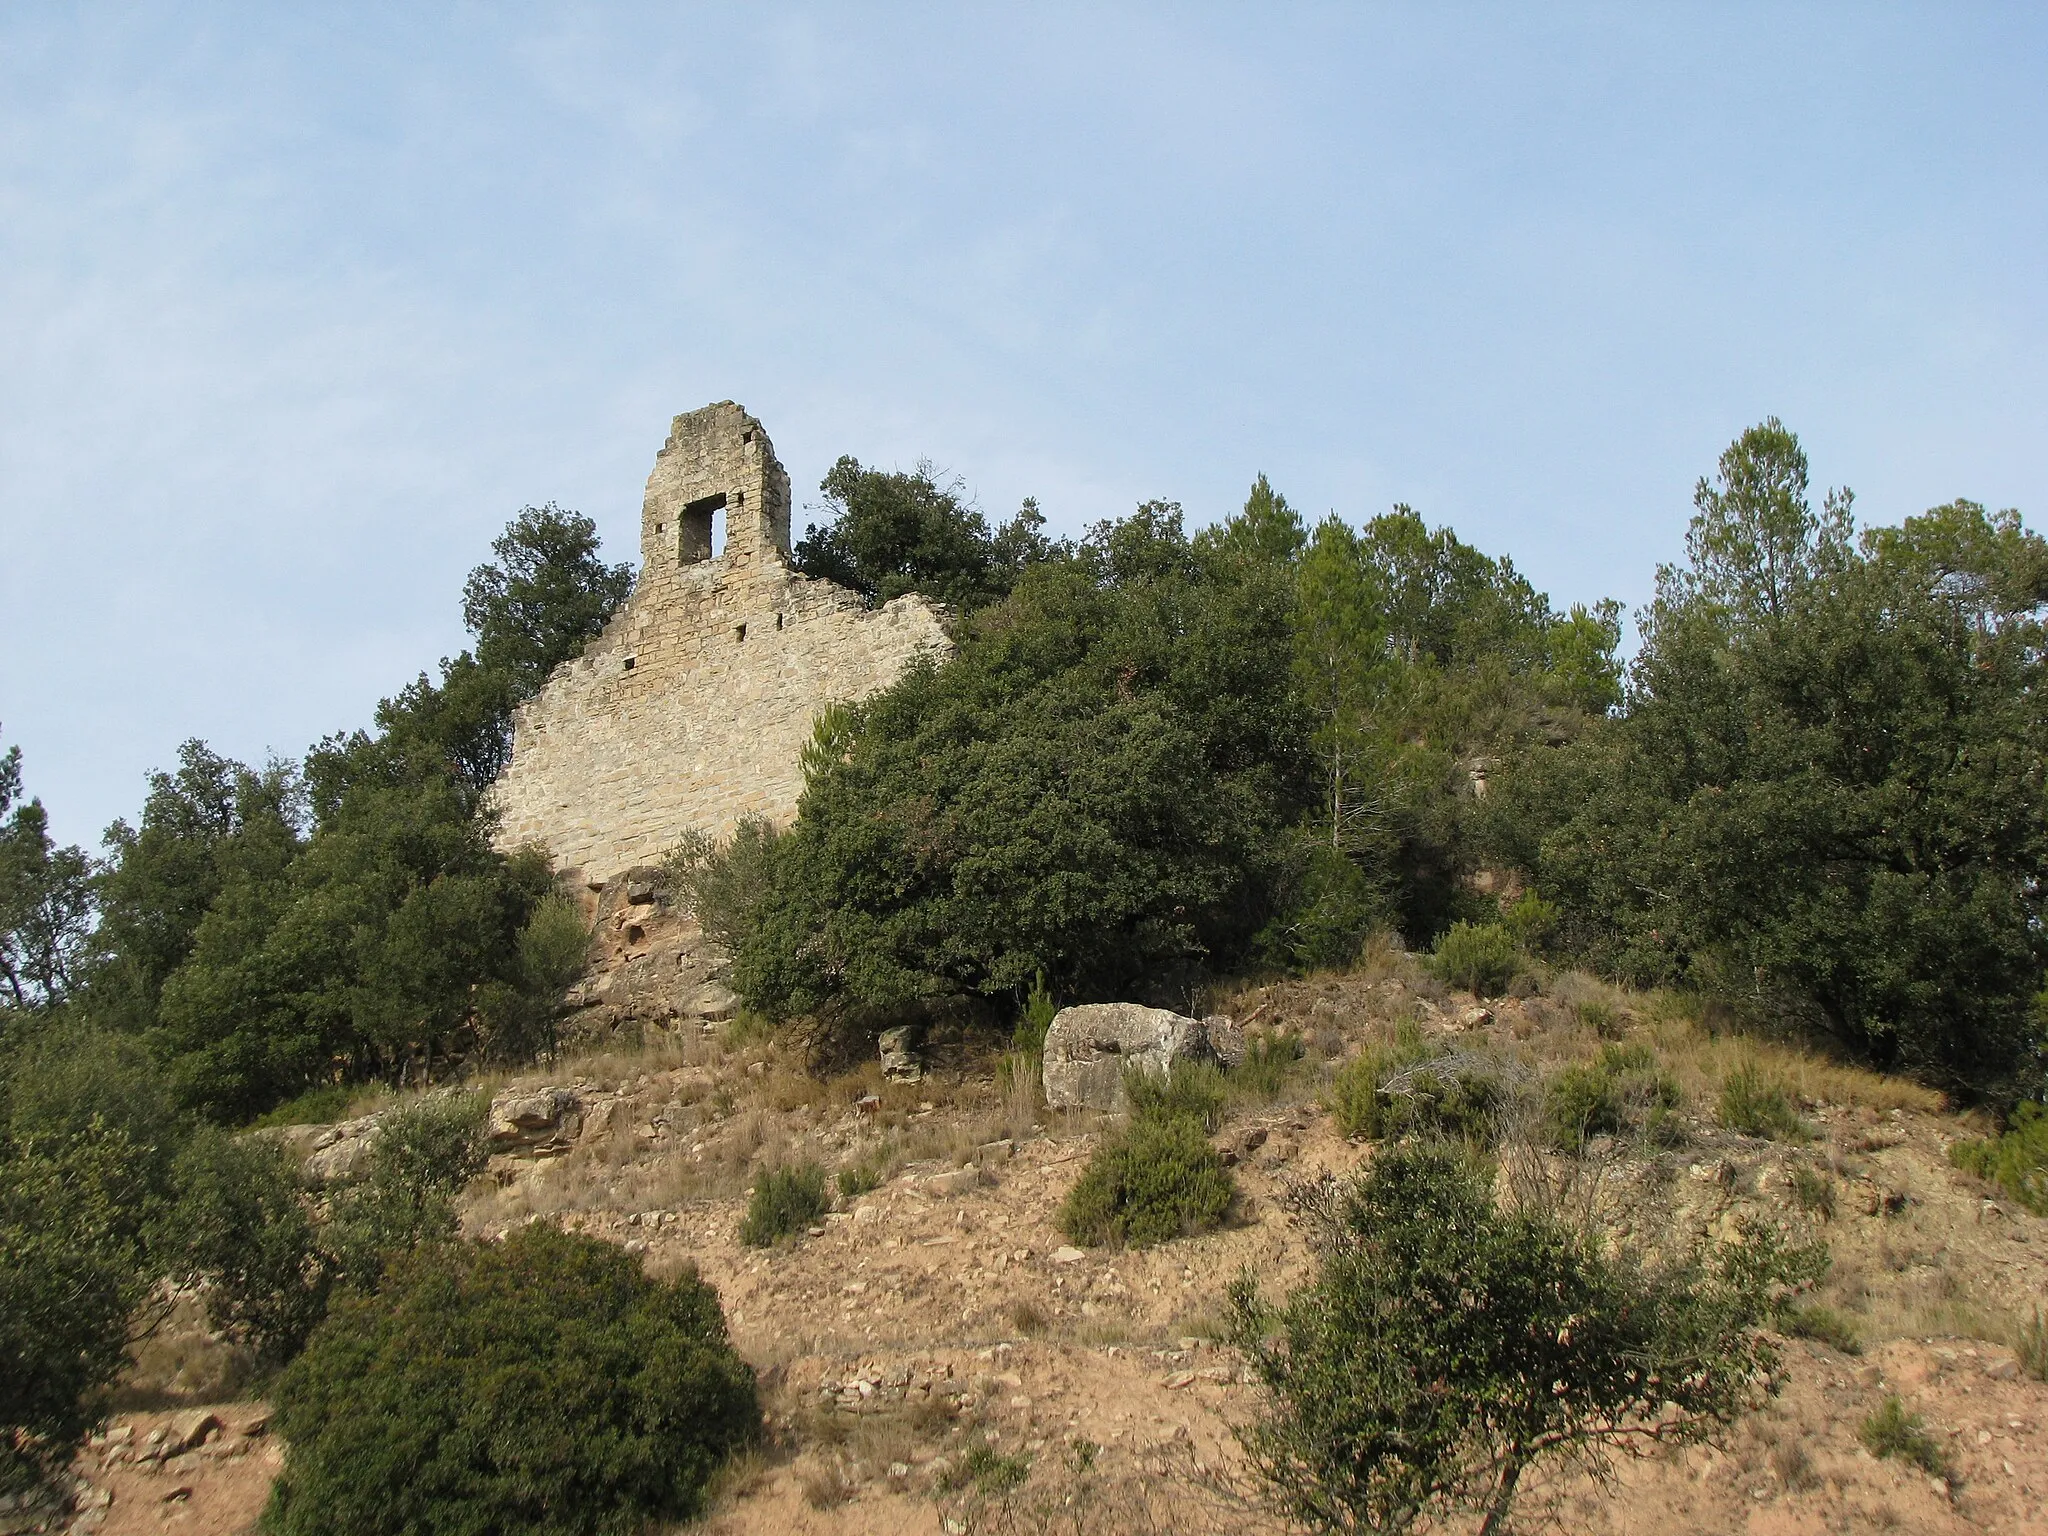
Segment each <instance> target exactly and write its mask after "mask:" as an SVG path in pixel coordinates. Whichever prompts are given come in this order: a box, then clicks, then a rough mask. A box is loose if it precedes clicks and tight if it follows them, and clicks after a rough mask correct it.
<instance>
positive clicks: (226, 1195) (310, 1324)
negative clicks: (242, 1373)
mask: <svg viewBox="0 0 2048 1536" xmlns="http://www.w3.org/2000/svg"><path fill="white" fill-rule="evenodd" d="M176 1178H177V1187H178V1198H177V1204H176V1205H175V1207H174V1208H173V1209H172V1211H171V1214H170V1218H169V1220H167V1221H166V1222H165V1224H164V1231H163V1233H162V1235H161V1236H160V1238H159V1239H158V1248H159V1251H160V1252H161V1253H162V1254H163V1256H164V1259H165V1261H166V1262H167V1263H168V1264H169V1266H170V1267H171V1269H172V1271H173V1273H175V1274H177V1275H178V1276H179V1277H180V1278H182V1279H188V1280H203V1281H204V1282H205V1295H206V1309H207V1316H208V1317H209V1318H210V1319H211V1321H212V1322H213V1325H214V1327H216V1328H217V1329H219V1330H221V1331H222V1332H223V1333H225V1334H227V1335H228V1336H229V1337H231V1338H234V1339H236V1340H237V1341H239V1342H240V1343H242V1344H243V1345H245V1346H246V1347H247V1348H248V1349H249V1350H250V1351H251V1352H252V1353H253V1354H255V1355H256V1356H257V1358H258V1359H260V1360H264V1361H273V1362H275V1361H284V1360H288V1359H290V1358H291V1357H292V1356H293V1355H295V1354H297V1353H298V1352H299V1350H300V1349H301V1348H302V1347H304V1345H305V1342H306V1339H307V1338H308V1337H309V1336H310V1335H311V1333H312V1331H313V1329H314V1327H315V1326H316V1325H317V1324H318V1323H319V1321H320V1319H321V1318H322V1317H324V1316H325V1315H326V1312H327V1295H328V1290H329V1288H330V1286H331V1285H332V1284H333V1266H332V1264H331V1263H330V1262H329V1259H328V1257H327V1255H326V1254H325V1253H323V1252H322V1251H321V1249H320V1247H319V1245H318V1243H317V1241H316V1239H315V1233H314V1225H313V1218H312V1213H311V1211H310V1210H309V1209H308V1202H307V1199H306V1194H305V1191H304V1190H303V1189H302V1188H301V1186H300V1183H299V1178H298V1172H297V1169H296V1168H295V1167H294V1165H293V1162H292V1159H291V1157H290V1156H289V1154H288V1153H287V1152H286V1151H285V1150H284V1149H283V1148H282V1147H280V1146H278V1145H277V1144H276V1143H275V1142H273V1141H271V1140H269V1139H268V1138H266V1137H262V1136H234V1135H231V1134H229V1133H228V1132H226V1131H222V1130H217V1129H213V1128H210V1127H209V1128H207V1129H204V1130H202V1131H200V1132H199V1133H198V1134H197V1135H196V1136H194V1137H193V1139H192V1141H191V1142H190V1144H188V1145H187V1146H186V1148H185V1150H184V1151H183V1152H182V1153H181V1154H180V1155H179V1158H178V1165H177V1173H176Z"/></svg>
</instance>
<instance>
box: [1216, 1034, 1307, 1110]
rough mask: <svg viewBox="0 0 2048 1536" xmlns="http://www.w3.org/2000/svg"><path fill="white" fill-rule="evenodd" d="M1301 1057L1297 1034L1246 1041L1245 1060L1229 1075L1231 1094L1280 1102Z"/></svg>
mask: <svg viewBox="0 0 2048 1536" xmlns="http://www.w3.org/2000/svg"><path fill="white" fill-rule="evenodd" d="M1302 1054H1303V1052H1302V1043H1301V1036H1299V1035H1297V1034H1293V1033H1285V1034H1277V1033H1276V1034H1262V1035H1253V1036H1252V1037H1251V1038H1250V1039H1248V1040H1246V1041H1245V1046H1244V1057H1243V1059H1242V1060H1240V1061H1239V1062H1238V1064H1237V1065H1236V1066H1234V1067H1232V1068H1231V1069H1230V1072H1229V1074H1228V1077H1229V1087H1230V1091H1231V1093H1232V1094H1233V1095H1241V1096H1242V1097H1244V1098H1247V1099H1275V1098H1278V1097H1279V1096H1280V1090H1281V1089H1282V1088H1284V1087H1286V1086H1287V1080H1288V1079H1289V1078H1290V1077H1292V1076H1293V1075H1294V1072H1295V1069H1296V1068H1297V1067H1298V1066H1299V1065H1300V1064H1301V1059H1302Z"/></svg>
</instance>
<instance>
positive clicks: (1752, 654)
mask: <svg viewBox="0 0 2048 1536" xmlns="http://www.w3.org/2000/svg"><path fill="white" fill-rule="evenodd" d="M1804 467H1805V460H1804V456H1803V455H1802V454H1800V453H1799V452H1798V451H1797V439H1796V438H1792V437H1791V436H1790V434H1789V433H1784V432H1783V429H1782V428H1780V427H1778V426H1777V425H1776V424H1775V423H1766V424H1765V426H1764V427H1761V428H1757V429H1754V430H1753V431H1752V432H1751V433H1746V434H1744V437H1743V438H1742V439H1740V440H1738V442H1737V443H1736V444H1735V446H1734V447H1732V448H1731V449H1730V451H1729V454H1728V455H1725V456H1724V458H1723V464H1722V471H1721V478H1722V480H1723V482H1724V485H1725V487H1726V489H1724V490H1722V491H1720V492H1717V493H1716V494H1715V496H1713V497H1708V498H1704V501H1705V504H1704V505H1703V506H1702V508H1701V510H1700V512H1699V514H1698V516H1696V517H1695V519H1694V528H1693V532H1692V535H1691V536H1690V537H1689V541H1688V544H1689V548H1691V550H1692V551H1693V563H1692V565H1691V566H1690V567H1689V568H1688V569H1686V570H1683V571H1667V572H1666V573H1665V574H1664V575H1663V577H1662V578H1661V579H1660V586H1659V595H1658V600H1657V603H1656V605H1655V607H1654V609H1653V611H1652V613H1651V615H1650V621H1649V623H1648V625H1647V626H1646V634H1645V640H1644V645H1643V649H1642V651H1641V653H1640V654H1639V655H1638V657H1637V660H1636V663H1635V666H1634V669H1633V672H1632V676H1631V680H1630V697H1629V701H1628V704H1627V708H1626V712H1625V717H1624V718H1623V719H1622V720H1620V721H1619V722H1617V724H1616V725H1615V727H1614V729H1613V730H1612V731H1611V732H1606V733H1602V735H1601V736H1600V737H1599V738H1597V739H1595V738H1589V739H1587V740H1585V741H1584V742H1582V743H1580V744H1579V745H1578V746H1576V747H1574V748H1571V749H1569V750H1567V751H1566V752H1564V753H1562V754H1541V753H1539V754H1536V755H1534V756H1533V757H1532V758H1531V759H1530V760H1529V761H1528V762H1526V763H1525V764H1524V765H1523V768H1522V770H1521V771H1520V772H1518V773H1517V774H1516V775H1514V776H1513V778H1512V779H1511V781H1510V782H1509V784H1508V785H1507V786H1506V788H1507V793H1506V795H1505V796H1504V797H1503V801H1502V804H1501V806H1500V810H1501V812H1502V815H1503V817H1504V818H1505V819H1507V820H1510V821H1515V822H1519V823H1520V824H1521V826H1522V828H1523V829H1524V830H1523V833H1522V842H1521V845H1520V846H1521V850H1522V852H1521V855H1520V857H1521V858H1522V859H1523V860H1524V862H1525V867H1527V868H1529V869H1531V871H1532V872H1533V874H1534V876H1535V878H1536V881H1537V883H1538V884H1539V885H1540V886H1541V887H1542V889H1543V890H1544V891H1545V892H1546V893H1547V894H1548V895H1550V896H1551V897H1552V898H1553V899H1556V900H1558V901H1560V902H1561V903H1562V905H1563V906H1564V908H1565V913H1566V923H1565V930H1566V936H1567V938H1568V940H1569V941H1570V942H1571V943H1572V944H1573V945H1574V946H1575V947H1576V948H1577V950H1578V952H1579V953H1580V954H1582V955H1583V956H1585V957H1587V958H1589V959H1591V960H1593V961H1595V962H1596V963H1598V964H1601V965H1603V966H1605V967H1607V968H1610V969H1612V970H1615V971H1617V972H1620V973H1622V974H1625V975H1628V976H1631V977H1634V978H1636V979H1640V980H1658V981H1664V980H1681V981H1686V982H1690V983H1692V984H1694V985H1698V986H1701V987H1704V988H1707V989H1709V990H1711V991H1713V992H1715V993H1717V994H1718V995H1720V996H1722V997H1724V998H1726V999H1728V1000H1729V1001H1731V1002H1732V1003H1734V1004H1735V1005H1736V1006H1738V1007H1740V1008H1744V1009H1747V1010H1749V1011H1752V1012H1756V1013H1759V1014H1763V1013H1769V1014H1773V1015H1776V1016H1779V1017H1783V1016H1786V1015H1788V1014H1789V1015H1791V1016H1792V1017H1795V1018H1803V1019H1805V1020H1807V1021H1809V1022H1811V1023H1812V1024H1814V1025H1816V1026H1818V1027H1820V1028H1823V1029H1825V1030H1827V1031H1829V1032H1831V1033H1833V1034H1834V1035H1836V1036H1837V1037H1839V1038H1840V1039H1841V1040H1842V1041H1844V1042H1845V1043H1846V1044H1848V1045H1849V1046H1851V1047H1852V1048H1854V1049H1856V1050H1857V1051H1859V1052H1861V1053H1862V1054H1864V1055H1865V1056H1866V1057H1868V1058H1870V1059H1873V1060H1875V1061H1877V1062H1879V1063H1880V1064H1883V1065H1886V1066H1890V1067H1894V1068H1906V1069H1910V1070H1914V1071H1918V1072H1922V1073H1925V1074H1927V1075H1930V1076H1932V1077H1935V1078H1936V1079H1938V1080H1941V1081H1944V1082H1946V1083H1948V1084H1950V1085H1952V1086H1956V1087H1960V1088H1963V1089H1965V1090H1968V1091H1971V1092H1976V1093H1985V1094H1990V1095H1992V1096H1993V1097H1996V1098H1999V1099H2010V1098H2014V1097H2018V1096H2020V1095H2022V1094H2024V1093H2026V1092H2028V1091H2029V1088H2030V1084H2033V1083H2035V1082H2037V1081H2038V1074H2039V1071H2040V1061H2039V1057H2038V1052H2039V1027H2040V1026H2039V1021H2038V1018H2037V1016H2036V1014H2035V1011H2034V1001H2033V1000H2034V997H2035V994H2036V993H2037V992H2038V991H2039V990H2040V987H2041V983H2042V980H2043V976H2044V973H2048V944H2044V940H2043V938H2042V934H2043V926H2042V920H2043V916H2044V913H2043V910H2042V903H2043V901H2044V893H2048V815H2044V812H2043V809H2042V807H2043V806H2044V804H2048V800H2044V791H2048V780H2044V775H2048V767H2044V764H2048V691H2044V688H2043V682H2044V674H2043V670H2042V669H2043V667H2044V665H2048V663H2044V661H2043V656H2044V654H2048V647H2044V641H2048V627H2044V625H2048V580H2044V573H2048V543H2044V542H2043V541H2042V540H2041V539H2040V538H2038V537H2037V536H2035V535H2033V534H2031V533H2028V532H2026V531H2025V530H2024V529H2022V528H2021V527H2020V525H2019V521H2018V518H2017V516H2016V515H2014V514H2009V513H2008V514H2000V515H1998V516H1997V517H1992V516H1990V515H1989V514H1987V513H1985V511H1984V509H1983V508H1981V507H1978V506H1975V505H1974V504H1971V503H1967V502H1958V503H1954V504H1951V505H1949V506H1946V507H1940V508H1936V509H1935V510H1934V511H1932V512H1930V513H1928V514H1927V515H1926V516H1924V517H1918V518H1909V519H1907V521H1906V522H1905V524H1904V525H1903V526H1902V527H1900V528H1897V529H1878V530H1873V531H1871V532H1869V533H1866V534H1865V535H1864V536H1863V537H1862V538H1861V540H1860V541H1855V542H1852V541H1851V539H1850V537H1849V529H1848V527H1847V524H1846V521H1845V518H1846V506H1845V504H1844V503H1842V502H1841V501H1840V500H1839V499H1838V501H1837V503H1836V506H1837V510H1838V512H1839V516H1837V515H1836V514H1833V513H1831V514H1829V515H1823V516H1815V515H1813V514H1812V513H1811V512H1810V511H1807V510H1803V503H1802V502H1801V500H1800V499H1799V497H1798V496H1797V495H1796V494H1795V493H1796V492H1797V491H1798V490H1800V489H1801V488H1802V487H1803V484H1804V472H1805V468H1804ZM1759 486H1761V487H1763V489H1762V490H1759V489H1758V487H1759ZM1731 509H1733V510H1731ZM1745 509H1746V510H1745ZM1737 513H1740V515H1739V516H1738V515H1737Z"/></svg>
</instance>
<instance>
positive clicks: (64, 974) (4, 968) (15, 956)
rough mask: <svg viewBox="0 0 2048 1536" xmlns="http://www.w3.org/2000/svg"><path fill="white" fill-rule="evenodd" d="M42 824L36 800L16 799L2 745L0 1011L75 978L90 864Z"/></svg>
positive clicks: (10, 755) (18, 1008)
mask: <svg viewBox="0 0 2048 1536" xmlns="http://www.w3.org/2000/svg"><path fill="white" fill-rule="evenodd" d="M49 825H50V823H49V816H48V814H47V813H46V812H45V811H44V810H43V802H42V801H40V800H26V801H24V800H23V799H22V798H21V748H20V747H18V746H16V747H10V748H8V749H7V751H6V752H5V753H0V1016H4V1015H5V1014H6V1013H8V1012H15V1013H25V1012H30V1011H42V1010H47V1009H50V1008H54V1007H55V1006H57V1005H58V1004H60V1003H62V1002H63V1001H64V999H65V997H66V996H67V995H69V993H70V992H71V990H72V988H73V987H74V986H75V985H76V984H77V982H78V980H79V970H80V964H81V961H82V959H83V956H84V952H85V944H86V938H87V935H88V933H89V932H90V930H91V926H92V913H93V903H92V887H91V878H90V877H91V865H90V863H89V862H88V860H87V859H86V857H85V855H84V854H83V853H81V852H80V851H79V850H78V849H76V848H59V847H57V846H56V845H55V844H53V843H52V842H51V841H50V830H49ZM0 1023H4V1017H0Z"/></svg>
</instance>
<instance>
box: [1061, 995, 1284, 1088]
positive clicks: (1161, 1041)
mask: <svg viewBox="0 0 2048 1536" xmlns="http://www.w3.org/2000/svg"><path fill="white" fill-rule="evenodd" d="M1243 1057H1244V1034H1243V1032H1242V1031H1241V1030H1239V1029H1238V1028H1237V1026H1236V1025H1235V1024H1234V1023H1232V1022H1231V1020H1229V1019H1227V1018H1223V1017H1221V1016H1218V1017H1215V1018H1211V1019H1191V1018H1188V1017H1186V1016H1185V1015H1183V1014H1178V1013H1173V1012H1170V1011H1169V1010H1167V1009H1165V1008H1146V1007H1144V1006H1142V1005H1140V1004H1138V1003H1083V1004H1081V1005H1079V1006H1077V1007H1073V1008H1062V1009H1061V1010H1060V1011H1059V1013H1058V1014H1057V1015H1056V1016H1055V1017H1054V1018H1053V1021H1052V1027H1051V1028H1049V1029H1048V1030H1047V1031H1046V1034H1045V1068H1044V1078H1045V1102H1046V1103H1047V1104H1048V1105H1049V1106H1051V1107H1052V1108H1054V1109H1100V1110H1106V1111H1110V1112H1113V1113H1121V1112H1123V1111H1124V1110H1127V1109H1129V1108H1130V1102H1129V1100H1128V1099H1127V1098H1126V1097H1125V1094H1124V1073H1125V1072H1127V1071H1130V1070H1133V1069H1135V1070H1137V1071H1140V1072H1144V1073H1146V1074H1148V1075H1150V1076H1152V1077H1158V1078H1164V1077H1165V1076H1167V1074H1168V1073H1170V1072H1171V1071H1172V1070H1173V1065H1174V1063H1175V1062H1179V1061H1212V1060H1221V1061H1222V1062H1223V1063H1224V1064H1225V1065H1233V1064H1235V1062H1236V1061H1239V1060H1242V1059H1243Z"/></svg>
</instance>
